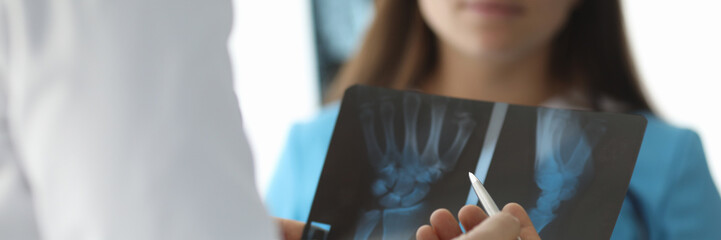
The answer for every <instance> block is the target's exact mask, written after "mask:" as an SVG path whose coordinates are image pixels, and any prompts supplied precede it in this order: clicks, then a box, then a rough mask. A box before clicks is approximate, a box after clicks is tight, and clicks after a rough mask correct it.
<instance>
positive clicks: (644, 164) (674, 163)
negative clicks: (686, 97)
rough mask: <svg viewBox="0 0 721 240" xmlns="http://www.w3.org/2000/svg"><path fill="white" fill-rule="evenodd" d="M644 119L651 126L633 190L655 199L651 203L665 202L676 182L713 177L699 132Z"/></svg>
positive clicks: (632, 185)
mask: <svg viewBox="0 0 721 240" xmlns="http://www.w3.org/2000/svg"><path fill="white" fill-rule="evenodd" d="M641 115H643V116H644V117H646V119H647V120H648V124H647V126H646V135H645V136H644V139H643V143H642V144H641V150H640V151H639V154H638V158H637V160H636V167H635V169H634V172H633V178H632V179H631V187H632V188H634V189H635V190H636V191H638V192H641V193H645V194H646V195H648V196H654V197H652V198H651V199H656V198H662V197H663V196H662V195H663V194H665V193H666V192H667V190H668V189H667V188H669V187H670V186H674V185H673V183H674V182H678V181H680V180H681V179H687V178H697V179H701V178H703V177H704V176H706V175H708V174H709V172H708V167H707V165H706V157H705V155H704V151H703V147H702V144H701V139H700V138H699V136H698V134H696V132H694V131H693V130H690V129H687V128H682V127H678V126H675V125H672V124H670V123H668V122H667V121H664V120H663V119H661V118H659V117H658V116H656V115H654V114H651V113H641Z"/></svg>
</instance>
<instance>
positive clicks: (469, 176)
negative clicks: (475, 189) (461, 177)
mask: <svg viewBox="0 0 721 240" xmlns="http://www.w3.org/2000/svg"><path fill="white" fill-rule="evenodd" d="M468 178H470V179H471V181H473V180H474V178H476V176H475V175H473V173H471V172H468Z"/></svg>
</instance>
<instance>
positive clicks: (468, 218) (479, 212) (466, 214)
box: [458, 205, 488, 232]
mask: <svg viewBox="0 0 721 240" xmlns="http://www.w3.org/2000/svg"><path fill="white" fill-rule="evenodd" d="M486 218H488V215H486V213H485V212H484V211H483V209H481V208H480V207H478V206H476V205H466V206H463V208H461V210H460V211H458V220H460V222H461V225H463V228H464V229H466V232H468V231H470V230H471V229H473V228H474V227H475V226H477V225H478V224H481V222H483V220H485V219H486Z"/></svg>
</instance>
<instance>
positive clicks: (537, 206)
mask: <svg viewBox="0 0 721 240" xmlns="http://www.w3.org/2000/svg"><path fill="white" fill-rule="evenodd" d="M645 127H646V120H645V118H643V117H642V116H637V115H628V114H615V113H598V112H588V111H572V110H561V109H550V108H538V107H528V106H517V105H509V104H505V103H492V102H481V101H471V100H464V99H455V98H448V97H441V96H433V95H427V94H422V93H417V92H410V91H396V90H390V89H383V88H375V87H367V86H354V87H352V88H350V89H349V90H348V91H346V94H345V96H344V98H343V102H342V105H341V109H340V114H339V116H338V120H337V122H336V126H335V130H334V132H333V137H332V139H331V143H330V147H329V149H328V154H327V156H326V161H325V165H324V167H323V171H322V174H321V177H320V181H319V183H318V188H317V191H316V195H315V198H314V201H313V206H312V208H311V212H310V216H309V218H308V221H307V223H308V224H306V229H305V232H304V234H303V238H304V239H352V240H364V239H414V237H415V232H416V230H417V229H418V227H420V226H421V225H423V224H427V223H428V217H429V216H430V214H431V213H432V212H433V211H434V210H435V209H438V208H447V209H449V210H451V212H457V211H458V210H459V209H460V208H461V207H462V206H463V205H465V204H478V199H477V197H476V196H475V194H474V193H473V191H472V189H471V185H470V182H469V181H468V177H467V172H474V173H475V174H476V176H478V177H479V178H480V180H481V181H483V183H484V185H485V187H486V189H487V190H488V192H489V193H490V194H491V195H492V196H493V198H494V200H495V201H496V203H497V205H498V206H503V205H505V204H506V203H509V202H517V203H520V204H521V205H523V206H524V207H525V208H526V210H527V211H528V214H529V216H530V217H531V220H532V221H533V223H534V225H535V227H536V229H537V230H538V231H539V233H540V235H541V237H542V238H544V239H608V238H610V236H611V232H612V231H613V227H614V225H615V222H616V218H617V217H618V213H619V211H620V208H621V204H622V202H623V199H624V196H625V193H626V190H627V188H628V183H629V181H630V179H631V173H632V172H633V167H634V165H635V162H636V157H637V155H638V151H639V149H640V146H641V141H642V139H643V135H644V131H645Z"/></svg>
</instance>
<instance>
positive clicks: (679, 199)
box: [265, 104, 721, 239]
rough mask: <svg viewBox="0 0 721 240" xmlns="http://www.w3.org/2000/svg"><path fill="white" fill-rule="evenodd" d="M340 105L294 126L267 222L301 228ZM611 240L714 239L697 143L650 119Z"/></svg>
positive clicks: (708, 182)
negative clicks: (287, 221) (273, 218)
mask: <svg viewBox="0 0 721 240" xmlns="http://www.w3.org/2000/svg"><path fill="white" fill-rule="evenodd" d="M338 110H339V105H338V104H333V105H330V106H328V107H326V108H324V109H323V110H322V111H321V113H320V114H319V115H317V116H316V117H315V118H314V119H312V120H311V121H309V122H304V123H300V124H296V125H295V126H294V127H293V128H292V129H291V132H290V135H289V136H288V142H287V144H286V147H285V150H284V152H283V154H282V156H281V159H280V161H279V162H278V167H277V170H276V172H275V174H274V176H273V179H272V180H271V183H270V186H269V189H268V194H267V196H266V199H265V201H266V203H267V205H268V207H269V209H270V212H271V214H272V215H273V216H276V217H281V218H288V219H295V220H298V221H306V220H307V218H308V214H309V213H310V207H311V204H312V203H313V197H314V195H315V190H316V186H317V184H318V179H319V178H320V174H321V170H322V169H323V162H324V161H325V156H326V153H327V150H328V145H329V144H330V139H331V135H332V133H333V127H334V126H335V121H336V118H337V116H338ZM644 116H645V117H646V118H647V119H648V125H647V128H646V135H645V137H644V140H643V143H642V145H641V151H640V153H639V156H638V160H637V162H636V168H635V169H634V172H633V176H632V177H631V183H630V184H629V188H628V193H627V194H626V198H625V199H624V202H623V207H622V208H621V213H620V214H619V217H618V220H617V221H616V227H615V228H614V231H613V236H612V237H611V239H721V197H719V193H718V190H717V189H716V186H715V185H714V182H713V180H712V178H711V175H710V173H709V169H708V166H707V163H706V157H705V155H704V151H703V148H702V145H701V140H700V139H699V137H698V135H697V134H696V133H695V132H693V131H691V130H688V129H681V128H677V127H674V126H671V125H669V124H668V123H665V122H663V121H661V120H660V119H658V118H657V117H656V116H654V115H650V114H644Z"/></svg>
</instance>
